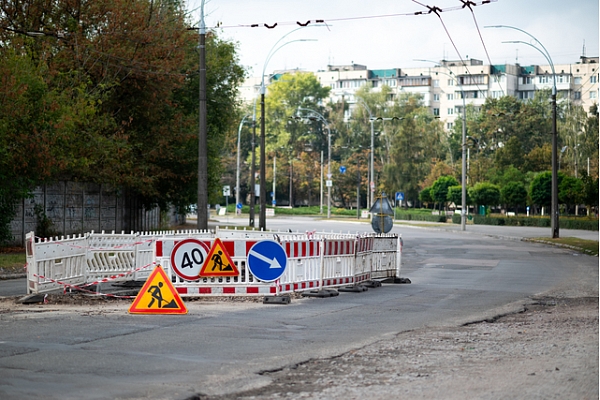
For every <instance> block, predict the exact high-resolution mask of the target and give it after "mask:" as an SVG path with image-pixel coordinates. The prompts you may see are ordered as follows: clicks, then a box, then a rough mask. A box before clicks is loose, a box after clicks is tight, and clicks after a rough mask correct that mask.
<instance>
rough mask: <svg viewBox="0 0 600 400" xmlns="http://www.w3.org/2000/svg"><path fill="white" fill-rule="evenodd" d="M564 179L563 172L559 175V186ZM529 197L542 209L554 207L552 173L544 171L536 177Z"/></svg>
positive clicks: (532, 182)
mask: <svg viewBox="0 0 600 400" xmlns="http://www.w3.org/2000/svg"><path fill="white" fill-rule="evenodd" d="M563 177H564V175H563V173H562V172H559V173H558V176H557V181H558V185H559V186H560V183H561V181H562V178H563ZM529 197H531V201H533V203H534V204H537V205H538V206H540V207H550V206H551V205H552V172H551V171H544V172H541V173H539V174H537V175H536V176H535V178H534V179H533V180H532V181H531V187H530V189H529Z"/></svg>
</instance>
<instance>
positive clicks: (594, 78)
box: [590, 75, 598, 83]
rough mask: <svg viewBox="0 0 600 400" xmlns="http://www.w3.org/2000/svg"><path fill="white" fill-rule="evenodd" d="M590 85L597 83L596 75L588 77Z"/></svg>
mask: <svg viewBox="0 0 600 400" xmlns="http://www.w3.org/2000/svg"><path fill="white" fill-rule="evenodd" d="M590 83H598V76H597V75H592V76H590Z"/></svg>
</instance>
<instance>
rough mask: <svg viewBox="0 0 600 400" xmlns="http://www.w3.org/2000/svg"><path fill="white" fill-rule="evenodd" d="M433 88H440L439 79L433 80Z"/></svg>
mask: <svg viewBox="0 0 600 400" xmlns="http://www.w3.org/2000/svg"><path fill="white" fill-rule="evenodd" d="M433 87H440V80H439V79H434V80H433Z"/></svg>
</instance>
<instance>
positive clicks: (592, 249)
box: [532, 237, 598, 256]
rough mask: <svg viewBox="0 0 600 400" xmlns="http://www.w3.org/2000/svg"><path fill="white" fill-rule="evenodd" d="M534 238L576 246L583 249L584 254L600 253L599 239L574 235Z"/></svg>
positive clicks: (544, 241) (595, 254)
mask: <svg viewBox="0 0 600 400" xmlns="http://www.w3.org/2000/svg"><path fill="white" fill-rule="evenodd" d="M532 240H534V241H536V242H543V243H556V244H562V245H566V246H571V247H574V248H575V249H577V250H579V251H581V252H582V253H584V254H589V255H591V256H597V255H598V241H597V240H585V239H579V238H574V237H563V238H558V239H552V238H532Z"/></svg>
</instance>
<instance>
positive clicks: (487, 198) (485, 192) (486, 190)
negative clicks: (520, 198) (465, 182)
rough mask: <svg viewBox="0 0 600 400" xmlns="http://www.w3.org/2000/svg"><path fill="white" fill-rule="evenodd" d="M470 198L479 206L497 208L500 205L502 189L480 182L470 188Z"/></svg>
mask: <svg viewBox="0 0 600 400" xmlns="http://www.w3.org/2000/svg"><path fill="white" fill-rule="evenodd" d="M469 196H470V197H471V199H472V201H473V203H475V204H477V205H481V206H496V205H498V204H500V188H499V187H498V186H497V185H494V184H492V183H489V182H480V183H478V184H476V185H475V186H473V187H472V188H469Z"/></svg>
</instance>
